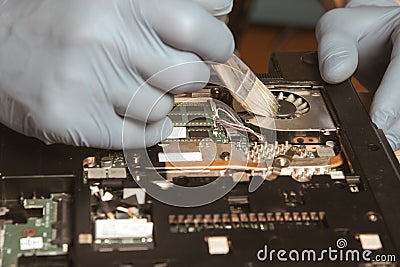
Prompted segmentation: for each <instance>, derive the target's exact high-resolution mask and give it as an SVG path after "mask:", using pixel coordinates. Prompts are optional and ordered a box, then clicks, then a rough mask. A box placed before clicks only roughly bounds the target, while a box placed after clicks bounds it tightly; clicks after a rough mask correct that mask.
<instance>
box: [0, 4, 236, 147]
mask: <svg viewBox="0 0 400 267" xmlns="http://www.w3.org/2000/svg"><path fill="white" fill-rule="evenodd" d="M196 2H197V3H195V2H193V1H189V0H85V1H82V0H68V1H57V0H17V1H7V0H0V122H1V123H3V124H5V125H6V126H8V127H10V128H12V129H14V130H16V131H18V132H20V133H23V134H26V135H29V136H34V137H37V138H39V139H41V140H42V141H44V142H45V143H48V144H51V143H66V144H72V145H75V146H91V147H99V148H109V149H121V148H122V129H123V118H122V116H125V115H126V117H127V118H128V119H126V120H125V129H124V135H125V136H132V138H126V137H125V138H124V141H125V144H124V147H125V148H138V147H144V146H145V145H146V146H150V145H153V144H156V143H157V142H159V141H160V140H161V139H162V138H164V137H166V136H168V135H169V133H170V131H171V130H172V123H171V121H170V120H169V119H167V118H166V115H167V114H168V112H169V111H170V110H171V108H172V106H173V95H172V94H173V93H180V92H186V91H193V90H197V89H200V88H202V87H203V86H204V84H205V83H206V82H207V81H208V78H209V75H210V74H209V67H208V65H207V64H206V63H204V62H202V63H199V64H185V63H187V62H192V61H202V60H211V61H219V62H224V61H226V60H227V59H228V58H229V57H230V56H231V54H232V52H233V49H234V41H233V37H232V35H231V33H230V31H229V30H228V28H227V27H226V25H224V23H222V22H221V21H219V20H217V19H215V18H214V17H213V14H217V15H221V14H223V13H228V12H229V11H230V10H231V4H232V0H230V1H223V0H219V1H216V2H212V1H200V0H198V1H196ZM199 3H200V4H201V5H202V6H201V5H199ZM207 10H208V11H209V12H208V11H207ZM210 12H211V13H212V14H211V13H210ZM177 64H181V65H179V67H176V68H171V69H169V70H168V71H167V72H165V73H163V74H162V75H157V76H155V78H153V79H151V80H150V82H149V83H148V84H146V85H144V86H143V87H141V88H140V90H138V88H139V86H140V85H142V84H143V82H144V81H145V80H146V79H148V78H149V77H151V76H152V75H154V74H156V73H158V72H159V71H162V70H164V69H165V68H169V67H171V66H174V65H177ZM193 81H195V83H193ZM177 84H182V86H180V87H179V88H175V89H174V90H173V91H172V92H168V93H167V91H168V90H170V89H171V87H173V86H175V85H177ZM133 95H135V96H134V98H133V99H132V101H133V102H132V103H131V105H130V107H134V108H129V109H128V110H127V107H128V104H129V102H130V100H131V98H132V96H133ZM126 110H127V114H125V111H126Z"/></svg>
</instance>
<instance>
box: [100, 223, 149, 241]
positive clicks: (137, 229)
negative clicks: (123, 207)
mask: <svg viewBox="0 0 400 267" xmlns="http://www.w3.org/2000/svg"><path fill="white" fill-rule="evenodd" d="M152 235H153V223H152V222H147V220H146V219H119V220H97V221H96V230H95V237H96V239H120V238H146V237H151V236H152Z"/></svg>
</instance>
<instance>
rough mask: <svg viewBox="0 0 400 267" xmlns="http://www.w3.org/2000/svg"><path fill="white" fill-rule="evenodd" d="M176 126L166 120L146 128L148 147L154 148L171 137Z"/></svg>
mask: <svg viewBox="0 0 400 267" xmlns="http://www.w3.org/2000/svg"><path fill="white" fill-rule="evenodd" d="M173 129H174V125H173V123H172V121H171V120H170V119H169V118H164V119H162V120H160V121H157V122H154V123H152V124H150V125H148V126H147V127H146V132H145V137H146V146H147V147H149V146H153V145H155V144H157V143H159V142H161V141H162V140H164V139H166V138H167V137H168V136H170V135H171V133H172V130H173Z"/></svg>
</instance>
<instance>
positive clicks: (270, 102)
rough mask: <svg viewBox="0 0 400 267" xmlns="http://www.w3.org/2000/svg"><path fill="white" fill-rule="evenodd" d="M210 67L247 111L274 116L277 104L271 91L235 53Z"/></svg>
mask: <svg viewBox="0 0 400 267" xmlns="http://www.w3.org/2000/svg"><path fill="white" fill-rule="evenodd" d="M212 68H213V69H214V71H215V72H216V74H217V76H218V77H219V79H220V80H221V81H222V82H223V83H224V84H225V87H226V88H227V89H228V90H229V91H231V93H232V95H233V97H234V98H235V99H236V101H238V102H239V103H240V104H241V105H242V106H243V107H244V108H245V109H246V110H247V111H249V112H251V113H254V114H255V115H260V116H264V117H271V118H273V117H275V116H276V114H277V112H278V108H279V104H278V101H277V100H276V98H275V96H274V95H273V94H272V93H271V91H270V90H269V89H268V88H267V87H266V86H265V85H264V84H263V83H262V82H261V81H260V80H259V79H258V78H257V76H256V75H255V74H254V73H253V72H252V71H251V70H250V68H249V67H248V66H247V65H246V64H245V63H244V62H243V61H242V60H241V59H240V58H239V57H237V56H236V55H235V54H234V55H232V57H231V58H230V59H229V60H228V61H227V62H226V63H225V64H213V65H212Z"/></svg>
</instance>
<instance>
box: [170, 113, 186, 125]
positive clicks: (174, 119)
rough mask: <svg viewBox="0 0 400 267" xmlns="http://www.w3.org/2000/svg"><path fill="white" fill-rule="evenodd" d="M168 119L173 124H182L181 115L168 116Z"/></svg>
mask: <svg viewBox="0 0 400 267" xmlns="http://www.w3.org/2000/svg"><path fill="white" fill-rule="evenodd" d="M168 117H169V118H170V119H171V120H172V122H173V123H183V120H182V116H181V115H171V114H170V115H168Z"/></svg>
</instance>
